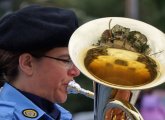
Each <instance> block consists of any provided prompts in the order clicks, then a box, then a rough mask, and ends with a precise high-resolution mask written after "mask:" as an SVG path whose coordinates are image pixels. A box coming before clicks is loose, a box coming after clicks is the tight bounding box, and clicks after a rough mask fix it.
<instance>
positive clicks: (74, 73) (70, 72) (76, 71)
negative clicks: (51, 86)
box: [68, 65, 80, 77]
mask: <svg viewBox="0 0 165 120" xmlns="http://www.w3.org/2000/svg"><path fill="white" fill-rule="evenodd" d="M68 75H70V76H72V77H77V76H79V75H80V70H79V69H78V68H77V67H76V66H75V65H73V67H72V68H71V69H69V70H68Z"/></svg>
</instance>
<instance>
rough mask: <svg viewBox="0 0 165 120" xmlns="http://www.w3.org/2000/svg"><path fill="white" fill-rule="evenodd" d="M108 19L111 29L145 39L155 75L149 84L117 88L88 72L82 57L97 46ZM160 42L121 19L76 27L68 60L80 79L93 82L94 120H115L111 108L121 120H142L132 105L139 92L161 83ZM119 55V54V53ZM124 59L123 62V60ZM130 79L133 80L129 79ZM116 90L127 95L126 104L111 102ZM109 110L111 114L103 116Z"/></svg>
mask: <svg viewBox="0 0 165 120" xmlns="http://www.w3.org/2000/svg"><path fill="white" fill-rule="evenodd" d="M110 19H111V20H112V23H111V26H115V25H116V24H119V25H122V26H124V27H127V28H130V30H134V31H139V32H140V33H142V34H144V35H145V36H146V37H147V39H148V42H147V44H148V45H149V47H150V49H151V51H150V54H149V55H148V56H149V58H152V60H153V61H155V64H156V66H157V74H156V77H155V78H154V79H153V80H152V81H150V82H148V83H145V84H140V85H120V84H113V83H111V82H107V81H105V80H101V79H99V78H98V77H96V76H95V75H92V74H91V72H89V70H88V69H87V67H86V66H85V63H84V60H85V57H86V55H87V52H88V50H89V48H91V47H93V46H92V45H93V44H97V42H98V40H99V39H100V36H101V34H102V33H103V32H104V31H105V30H106V29H107V28H108V24H109V20H110ZM164 40H165V35H164V33H163V32H161V31H160V30H158V29H157V28H155V27H153V26H151V25H149V24H147V23H144V22H141V21H138V20H134V19H129V18H122V17H106V18H99V19H96V20H92V21H89V22H87V23H85V24H84V25H82V26H80V27H79V28H78V29H77V30H76V31H75V32H74V33H73V35H72V36H71V38H70V41H69V54H70V57H71V59H72V61H73V63H74V64H75V65H76V67H77V68H78V69H79V70H80V71H81V72H82V73H83V74H84V75H86V76H87V77H88V78H90V79H91V80H93V81H94V120H107V118H110V119H113V120H115V117H116V115H114V114H113V109H112V108H119V109H120V110H122V111H124V113H126V115H125V116H126V118H123V119H131V120H143V118H142V116H141V115H140V113H139V112H138V110H137V109H136V108H135V107H134V106H133V104H134V103H135V102H136V99H137V98H138V95H139V93H140V90H144V89H147V88H152V87H155V86H157V85H160V84H162V83H164V81H165V71H164V68H165V53H164V52H160V51H163V50H164V49H165V45H164V44H163V43H164ZM120 54H122V52H121V53H120ZM123 54H124V53H123ZM130 56H132V55H130ZM125 57H126V58H127V56H125ZM100 69H101V68H100ZM103 71H104V69H103ZM109 74H111V73H109ZM119 76H120V75H119ZM132 79H134V78H133V77H132ZM126 82H127V81H126ZM119 90H129V91H131V98H130V100H129V102H127V101H123V100H120V99H114V98H115V97H114V96H115V94H116V93H117V92H118V91H119ZM111 109H112V111H111V112H110V113H109V114H107V113H108V111H109V110H111ZM109 116H110V117H109Z"/></svg>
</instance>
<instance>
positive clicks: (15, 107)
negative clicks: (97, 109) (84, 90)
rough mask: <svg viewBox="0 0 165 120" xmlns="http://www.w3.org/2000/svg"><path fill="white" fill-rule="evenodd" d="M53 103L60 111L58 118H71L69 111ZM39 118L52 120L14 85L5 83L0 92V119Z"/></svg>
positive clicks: (69, 119) (33, 119)
mask: <svg viewBox="0 0 165 120" xmlns="http://www.w3.org/2000/svg"><path fill="white" fill-rule="evenodd" d="M55 105H56V106H57V108H58V109H59V110H60V112H61V118H60V120H71V119H72V115H71V114H70V112H69V111H67V110H65V109H64V108H63V107H61V106H60V105H58V104H55ZM41 118H44V120H54V119H53V118H52V117H50V116H49V115H48V114H46V113H45V112H44V111H43V110H42V109H40V108H39V107H38V106H36V105H35V104H34V103H33V102H31V101H30V100H29V99H28V98H26V97H25V96H24V95H23V94H21V93H20V92H19V91H17V90H16V89H15V88H14V87H12V86H11V85H9V84H8V83H5V85H4V86H3V88H2V89H1V92H0V119H1V120H40V119H41ZM42 120H43V119H42Z"/></svg>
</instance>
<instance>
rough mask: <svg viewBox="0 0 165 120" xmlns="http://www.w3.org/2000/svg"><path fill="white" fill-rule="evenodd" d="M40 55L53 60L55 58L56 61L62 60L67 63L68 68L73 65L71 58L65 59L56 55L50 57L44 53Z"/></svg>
mask: <svg viewBox="0 0 165 120" xmlns="http://www.w3.org/2000/svg"><path fill="white" fill-rule="evenodd" d="M42 57H45V58H50V59H54V60H57V61H62V62H64V63H67V64H68V66H69V67H68V69H71V68H72V67H73V65H74V64H73V62H72V60H66V59H62V58H57V57H52V56H48V55H44V56H42Z"/></svg>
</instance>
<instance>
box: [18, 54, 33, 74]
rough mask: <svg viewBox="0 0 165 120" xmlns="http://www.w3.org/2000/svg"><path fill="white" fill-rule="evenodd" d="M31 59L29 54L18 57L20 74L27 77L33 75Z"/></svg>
mask: <svg viewBox="0 0 165 120" xmlns="http://www.w3.org/2000/svg"><path fill="white" fill-rule="evenodd" d="M32 62H33V57H32V55H31V54H29V53H24V54H22V55H20V57H19V67H20V70H21V71H22V72H24V73H25V74H27V75H32V73H33V63H32Z"/></svg>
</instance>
